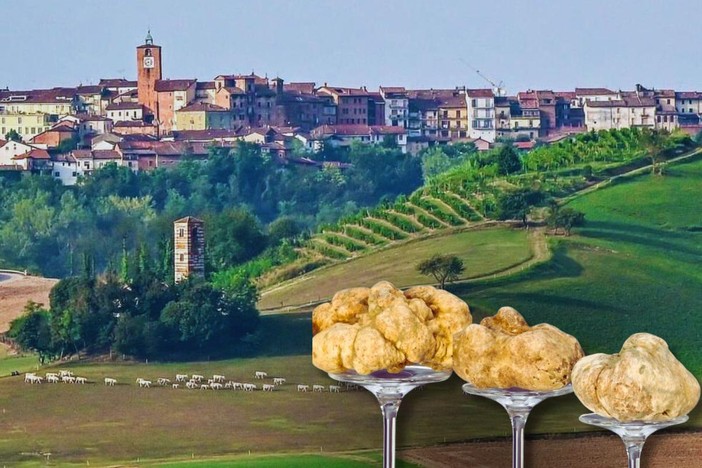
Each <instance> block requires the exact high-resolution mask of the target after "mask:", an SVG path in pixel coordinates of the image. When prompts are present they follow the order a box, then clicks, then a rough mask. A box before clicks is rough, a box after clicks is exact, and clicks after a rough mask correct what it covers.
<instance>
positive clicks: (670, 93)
mask: <svg viewBox="0 0 702 468" xmlns="http://www.w3.org/2000/svg"><path fill="white" fill-rule="evenodd" d="M653 95H654V96H656V97H670V98H674V97H675V90H674V89H656V90H654V92H653Z"/></svg>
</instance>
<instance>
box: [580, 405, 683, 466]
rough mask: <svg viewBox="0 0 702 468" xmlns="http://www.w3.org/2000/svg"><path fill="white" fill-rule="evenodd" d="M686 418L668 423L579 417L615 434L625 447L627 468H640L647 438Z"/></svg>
mask: <svg viewBox="0 0 702 468" xmlns="http://www.w3.org/2000/svg"><path fill="white" fill-rule="evenodd" d="M687 419H688V417H687V416H680V417H679V418H675V419H671V420H669V421H631V422H621V421H619V420H617V419H614V418H607V417H605V416H600V415H599V414H595V413H589V414H583V415H582V416H580V422H583V423H585V424H590V425H591V426H598V427H601V428H604V429H607V430H610V431H612V432H614V433H615V434H617V435H618V436H619V437H620V438H621V439H622V442H624V445H625V446H626V454H627V458H628V459H629V465H628V467H629V468H640V467H641V451H642V450H643V445H644V443H645V442H646V439H647V438H648V436H650V435H651V434H653V433H654V432H656V431H657V430H659V429H665V428H666V427H670V426H674V425H676V424H682V423H684V422H685V421H687Z"/></svg>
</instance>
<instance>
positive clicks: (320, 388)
mask: <svg viewBox="0 0 702 468" xmlns="http://www.w3.org/2000/svg"><path fill="white" fill-rule="evenodd" d="M312 391H313V392H319V393H321V392H323V391H324V385H312Z"/></svg>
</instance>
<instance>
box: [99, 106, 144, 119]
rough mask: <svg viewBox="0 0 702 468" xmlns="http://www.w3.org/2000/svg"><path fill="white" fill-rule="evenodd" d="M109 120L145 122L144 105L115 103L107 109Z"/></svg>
mask: <svg viewBox="0 0 702 468" xmlns="http://www.w3.org/2000/svg"><path fill="white" fill-rule="evenodd" d="M105 113H106V115H107V118H108V119H110V120H112V121H113V122H123V121H125V120H126V121H129V120H144V116H145V113H144V105H143V104H139V103H138V102H128V101H125V102H114V103H112V104H109V105H108V106H107V107H105Z"/></svg>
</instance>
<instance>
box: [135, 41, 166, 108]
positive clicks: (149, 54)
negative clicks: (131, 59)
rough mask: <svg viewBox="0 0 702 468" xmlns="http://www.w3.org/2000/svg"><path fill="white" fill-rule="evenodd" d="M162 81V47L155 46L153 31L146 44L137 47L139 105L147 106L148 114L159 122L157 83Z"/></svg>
mask: <svg viewBox="0 0 702 468" xmlns="http://www.w3.org/2000/svg"><path fill="white" fill-rule="evenodd" d="M160 79H161V46H157V45H154V39H153V38H152V37H151V31H149V32H148V34H147V35H146V39H145V40H144V44H143V45H140V46H139V47H137V91H138V93H139V104H142V105H143V106H146V108H147V109H146V111H145V113H146V114H150V115H153V116H154V117H155V118H156V119H157V120H158V99H157V95H156V81H158V80H160Z"/></svg>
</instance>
